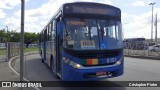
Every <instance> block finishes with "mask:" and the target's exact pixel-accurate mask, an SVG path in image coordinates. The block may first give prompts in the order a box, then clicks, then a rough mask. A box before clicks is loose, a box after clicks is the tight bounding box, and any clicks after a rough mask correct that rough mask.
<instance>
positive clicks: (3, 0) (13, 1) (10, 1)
mask: <svg viewBox="0 0 160 90" xmlns="http://www.w3.org/2000/svg"><path fill="white" fill-rule="evenodd" d="M27 1H29V0H25V2H27ZM20 3H21V0H0V8H2V9H12V8H13V7H14V6H16V5H18V4H20Z"/></svg>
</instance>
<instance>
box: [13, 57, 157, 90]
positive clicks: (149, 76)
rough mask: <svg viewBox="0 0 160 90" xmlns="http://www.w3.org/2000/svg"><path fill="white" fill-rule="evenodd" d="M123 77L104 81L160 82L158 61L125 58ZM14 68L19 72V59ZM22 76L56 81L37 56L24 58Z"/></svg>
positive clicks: (138, 89) (120, 89)
mask: <svg viewBox="0 0 160 90" xmlns="http://www.w3.org/2000/svg"><path fill="white" fill-rule="evenodd" d="M124 60H125V63H124V75H122V76H120V77H116V78H110V79H105V80H106V81H111V82H113V83H115V82H114V81H160V70H159V69H160V60H151V59H139V58H129V57H125V59H124ZM14 68H15V70H16V71H18V72H19V59H17V60H15V61H14ZM24 76H25V77H26V78H27V79H29V80H30V81H57V80H58V79H56V78H55V77H54V75H53V73H52V72H51V70H50V69H49V68H48V67H47V66H46V65H45V64H43V63H41V58H40V56H39V55H38V54H33V55H29V56H26V57H25V69H24ZM40 89H41V90H53V89H54V90H70V89H73V90H75V89H76V90H82V89H83V90H91V89H92V90H160V88H159V87H95V88H93V87H85V88H84V87H79V88H78V87H74V88H73V87H70V88H66V87H50V88H40Z"/></svg>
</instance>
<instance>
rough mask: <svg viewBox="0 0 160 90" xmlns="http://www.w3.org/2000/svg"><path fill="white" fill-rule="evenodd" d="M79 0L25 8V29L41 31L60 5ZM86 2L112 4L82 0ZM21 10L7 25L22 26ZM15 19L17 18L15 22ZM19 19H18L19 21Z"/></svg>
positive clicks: (104, 0)
mask: <svg viewBox="0 0 160 90" xmlns="http://www.w3.org/2000/svg"><path fill="white" fill-rule="evenodd" d="M76 1H79V0H49V1H48V2H46V3H43V4H42V5H41V6H39V7H38V8H34V9H27V10H25V31H27V32H40V31H41V30H42V29H43V28H44V27H45V25H46V24H47V23H48V22H49V20H50V19H51V17H52V16H53V15H54V14H55V13H56V12H57V10H58V9H59V7H60V6H61V5H62V4H64V3H69V2H76ZM82 1H84V2H86V1H87V2H99V3H105V4H110V5H112V2H111V1H110V0H100V1H95V0H82ZM20 14H21V10H18V11H16V12H15V13H14V17H11V18H8V19H7V20H6V22H5V24H7V25H12V27H20V16H21V15H20ZM13 20H16V24H14V22H13ZM17 20H18V21H17Z"/></svg>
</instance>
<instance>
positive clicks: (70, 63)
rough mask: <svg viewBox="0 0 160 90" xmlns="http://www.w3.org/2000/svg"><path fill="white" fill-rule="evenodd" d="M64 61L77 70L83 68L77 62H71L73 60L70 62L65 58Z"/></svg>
mask: <svg viewBox="0 0 160 90" xmlns="http://www.w3.org/2000/svg"><path fill="white" fill-rule="evenodd" d="M63 60H64V62H65V63H67V64H68V65H70V66H72V67H73V68H77V69H80V68H81V65H80V64H77V63H75V62H73V61H71V60H69V59H67V58H65V57H63Z"/></svg>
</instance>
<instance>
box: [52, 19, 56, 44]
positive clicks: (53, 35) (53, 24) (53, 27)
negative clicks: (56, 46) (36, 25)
mask: <svg viewBox="0 0 160 90" xmlns="http://www.w3.org/2000/svg"><path fill="white" fill-rule="evenodd" d="M51 31H52V35H51V37H52V41H54V39H55V36H56V35H55V31H56V26H55V21H53V22H52V30H51Z"/></svg>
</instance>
